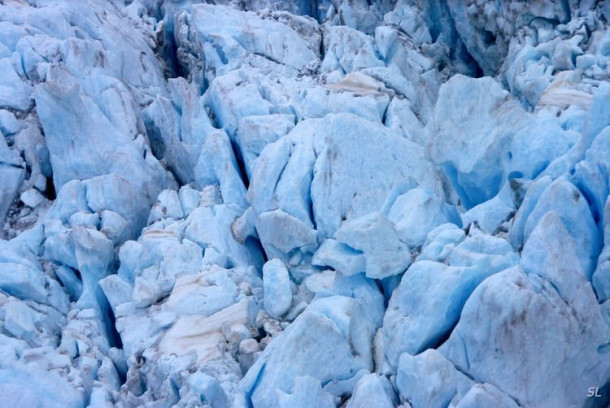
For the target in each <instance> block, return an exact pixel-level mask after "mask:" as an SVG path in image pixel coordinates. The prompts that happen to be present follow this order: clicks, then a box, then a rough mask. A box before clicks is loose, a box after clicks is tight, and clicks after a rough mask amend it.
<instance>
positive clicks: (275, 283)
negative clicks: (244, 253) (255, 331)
mask: <svg viewBox="0 0 610 408" xmlns="http://www.w3.org/2000/svg"><path fill="white" fill-rule="evenodd" d="M263 289H264V291H265V298H264V300H265V310H266V311H267V313H269V315H270V316H271V317H274V318H280V317H281V316H282V315H284V314H285V313H286V312H287V311H288V309H290V305H291V304H292V287H291V283H290V275H289V274H288V269H286V266H285V265H284V264H283V263H282V261H280V260H279V259H272V260H270V261H268V262H266V263H265V265H264V266H263Z"/></svg>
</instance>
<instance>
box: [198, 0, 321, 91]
mask: <svg viewBox="0 0 610 408" xmlns="http://www.w3.org/2000/svg"><path fill="white" fill-rule="evenodd" d="M192 24H193V25H194V26H195V28H196V30H197V35H198V38H199V39H200V41H201V46H202V47H203V52H204V55H205V60H206V64H207V70H209V71H211V74H212V75H214V74H222V73H226V72H228V71H229V70H232V69H235V68H238V67H239V66H240V65H242V64H243V63H244V62H245V61H248V62H251V63H252V64H253V65H254V66H259V67H264V68H268V69H278V70H281V72H285V73H293V74H295V73H297V72H298V71H299V70H301V69H302V68H304V67H305V66H306V65H307V64H308V63H309V62H310V61H311V60H313V59H315V58H316V55H315V53H314V52H313V51H312V50H311V49H310V48H309V43H308V42H307V41H306V40H305V39H303V37H301V36H300V35H299V34H298V33H297V32H296V31H295V30H293V29H291V28H290V27H288V26H287V25H284V24H282V23H278V22H275V21H270V20H263V19H261V18H260V17H258V16H257V15H256V14H254V13H250V12H241V11H237V10H235V9H232V8H229V7H225V6H214V5H208V4H201V5H196V6H193V15H192ZM208 79H210V78H208Z"/></svg>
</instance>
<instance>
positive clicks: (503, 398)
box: [449, 384, 518, 408]
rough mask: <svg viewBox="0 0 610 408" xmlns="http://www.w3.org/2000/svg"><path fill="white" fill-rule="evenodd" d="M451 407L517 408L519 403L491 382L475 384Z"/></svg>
mask: <svg viewBox="0 0 610 408" xmlns="http://www.w3.org/2000/svg"><path fill="white" fill-rule="evenodd" d="M449 406H450V407H451V408H453V407H455V408H475V407H497V408H517V407H518V405H517V403H516V402H515V400H513V399H512V398H510V397H509V396H508V395H506V394H504V393H503V392H502V391H500V390H499V389H497V388H496V387H494V386H493V385H491V384H475V385H473V386H472V388H471V389H470V390H469V391H468V392H467V393H466V395H464V397H463V398H462V399H460V400H459V402H458V403H457V404H453V403H452V404H451V405H449Z"/></svg>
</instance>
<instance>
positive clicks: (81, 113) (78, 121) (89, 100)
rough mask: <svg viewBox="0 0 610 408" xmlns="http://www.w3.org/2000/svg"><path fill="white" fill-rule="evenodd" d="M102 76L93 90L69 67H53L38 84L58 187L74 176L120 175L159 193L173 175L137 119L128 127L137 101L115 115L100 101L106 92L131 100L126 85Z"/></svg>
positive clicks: (147, 191)
mask: <svg viewBox="0 0 610 408" xmlns="http://www.w3.org/2000/svg"><path fill="white" fill-rule="evenodd" d="M96 78H98V80H99V88H101V89H98V90H95V92H96V93H89V92H86V89H83V88H84V87H83V86H82V85H81V84H80V83H79V81H78V80H77V79H76V78H75V77H74V76H72V75H71V74H70V73H69V72H67V71H66V69H65V68H60V67H53V68H51V69H50V71H49V75H48V77H47V81H46V82H45V83H43V84H41V85H39V86H37V87H36V91H35V98H36V109H37V112H38V115H39V116H40V121H41V123H42V126H43V128H44V132H45V140H46V143H47V146H48V148H49V153H50V157H51V164H52V165H53V180H54V184H55V188H56V189H57V190H59V189H60V188H61V187H62V186H63V185H64V184H66V183H67V182H68V181H70V180H73V179H88V178H92V177H95V176H101V175H104V174H116V175H119V176H122V177H123V178H125V179H126V180H129V181H130V182H131V183H132V185H133V186H135V188H136V190H138V191H141V192H142V193H143V194H145V195H147V196H148V197H156V196H157V194H158V192H159V191H160V190H161V189H162V188H163V187H164V186H168V185H170V184H171V183H172V179H173V178H172V177H171V176H169V175H168V173H167V172H166V171H165V170H164V169H163V168H162V167H161V165H160V164H159V162H158V161H157V160H156V159H155V158H154V156H153V155H152V154H149V153H150V152H148V153H147V150H148V149H149V148H148V147H147V146H146V145H145V144H144V142H143V137H142V135H141V133H140V132H138V129H137V127H136V124H132V125H131V126H130V128H129V129H127V130H126V131H125V130H124V129H123V126H124V122H122V119H121V118H124V117H126V116H127V117H129V116H132V117H135V116H136V115H135V112H134V107H133V102H132V104H128V103H127V101H126V102H125V103H123V104H121V105H119V104H116V105H113V106H115V109H117V111H113V115H108V114H107V113H106V112H104V110H103V109H104V106H105V105H102V106H100V100H103V98H102V94H103V92H104V91H113V92H118V93H119V94H120V95H122V96H123V97H124V98H125V99H128V100H129V99H131V97H130V96H129V95H128V91H127V90H126V88H125V85H119V83H118V82H117V81H116V80H115V79H113V78H110V77H105V76H98V77H96ZM90 92H93V90H92V91H90ZM58 118H61V120H58ZM65 135H71V137H70V138H67V137H65ZM138 135H140V136H138Z"/></svg>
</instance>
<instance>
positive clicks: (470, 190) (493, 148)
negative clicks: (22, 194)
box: [427, 75, 528, 209]
mask: <svg viewBox="0 0 610 408" xmlns="http://www.w3.org/2000/svg"><path fill="white" fill-rule="evenodd" d="M465 95H468V98H467V99H464V96H465ZM527 121H528V117H527V116H526V114H525V112H524V111H523V110H522V109H521V107H520V106H519V104H518V103H517V102H516V101H514V100H511V99H510V96H509V94H508V92H506V91H505V90H503V89H502V88H501V87H500V85H499V84H498V83H497V82H496V81H495V80H493V79H491V78H479V79H472V78H467V77H464V76H462V75H456V76H454V77H452V78H451V79H450V80H449V81H447V82H446V83H445V84H443V86H442V87H441V89H440V93H439V97H438V103H437V104H436V107H435V108H434V115H433V120H432V123H431V124H430V125H429V127H428V132H429V133H430V138H429V139H428V142H427V148H428V151H429V152H430V155H431V157H432V159H433V160H434V161H435V162H436V163H438V164H440V165H442V166H443V168H444V170H445V173H446V174H447V176H448V177H449V179H450V180H451V184H452V185H453V187H454V188H455V189H456V191H457V193H458V194H459V196H460V199H461V200H462V204H463V205H464V207H466V208H467V209H470V208H472V207H473V206H475V205H477V204H479V203H482V202H484V201H487V200H488V199H490V198H492V197H493V196H495V195H496V194H497V193H498V191H500V187H501V186H502V182H503V180H502V177H503V175H504V174H503V173H504V171H503V170H504V169H503V167H502V166H499V165H498V162H499V161H500V160H502V154H505V150H506V148H507V146H508V145H509V144H510V142H511V140H512V137H513V134H514V133H516V132H517V131H519V130H520V129H521V128H522V127H523V126H524V125H525V124H526V123H527Z"/></svg>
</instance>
